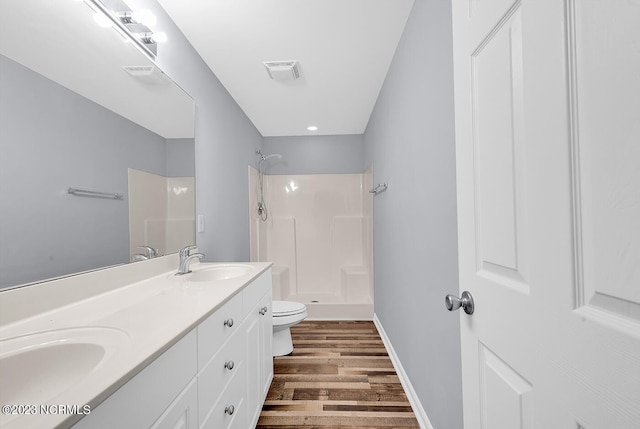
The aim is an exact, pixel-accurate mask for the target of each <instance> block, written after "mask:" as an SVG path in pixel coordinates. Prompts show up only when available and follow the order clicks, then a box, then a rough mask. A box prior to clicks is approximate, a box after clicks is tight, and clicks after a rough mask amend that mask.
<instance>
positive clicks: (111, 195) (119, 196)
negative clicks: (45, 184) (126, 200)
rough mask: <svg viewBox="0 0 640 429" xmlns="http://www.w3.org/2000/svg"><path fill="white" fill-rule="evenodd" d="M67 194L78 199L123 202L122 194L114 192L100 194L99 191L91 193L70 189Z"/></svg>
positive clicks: (84, 190) (85, 190)
mask: <svg viewBox="0 0 640 429" xmlns="http://www.w3.org/2000/svg"><path fill="white" fill-rule="evenodd" d="M67 192H68V193H70V194H71V195H76V196H78V197H92V198H109V199H112V200H121V199H122V194H117V193H114V192H98V191H90V190H87V189H77V188H69V189H67Z"/></svg>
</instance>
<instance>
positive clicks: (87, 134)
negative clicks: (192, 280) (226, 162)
mask: <svg viewBox="0 0 640 429" xmlns="http://www.w3.org/2000/svg"><path fill="white" fill-rule="evenodd" d="M94 13H95V12H94V11H93V10H92V9H91V8H89V7H88V6H87V5H86V4H85V3H83V2H77V1H64V2H43V1H41V0H21V1H20V2H9V3H8V4H6V5H3V13H2V14H1V15H0V153H1V154H2V155H1V156H0V288H7V287H11V286H16V285H21V284H28V283H33V282H37V281H41V280H44V279H50V278H55V277H60V276H66V275H69V274H72V273H77V272H82V271H87V270H93V269H98V268H102V267H106V266H112V265H117V264H122V263H127V262H129V261H132V260H141V259H146V258H148V257H151V256H154V255H153V254H151V253H150V252H151V251H150V249H149V248H151V249H154V250H155V251H156V254H157V255H163V254H168V253H173V252H176V251H177V250H178V249H179V248H180V247H182V246H184V245H187V244H192V243H193V242H194V240H195V238H194V217H195V216H194V210H195V209H194V207H195V204H194V179H193V176H194V140H193V114H194V106H193V100H192V99H191V98H189V96H188V95H187V94H185V93H184V91H182V90H181V89H180V88H179V87H178V86H177V85H176V84H175V83H173V82H172V81H171V80H170V79H169V78H168V77H167V76H166V75H165V74H164V73H163V72H162V71H161V70H159V69H158V68H157V67H155V64H154V63H153V62H152V61H151V60H150V59H149V58H147V57H146V56H145V55H144V54H142V53H141V52H140V51H138V50H137V49H136V48H135V46H133V44H131V43H125V42H124V40H123V38H122V36H121V35H120V34H118V33H117V32H116V31H114V30H113V29H112V28H101V27H99V26H97V25H96V24H95V21H94V20H93V14H94ZM70 23H73V25H70ZM69 188H76V189H80V190H89V191H97V192H101V193H106V195H101V194H97V195H91V194H79V193H76V194H70V193H69V192H68V190H69ZM109 194H121V195H122V196H123V197H122V198H121V199H116V198H109ZM144 246H147V247H148V248H145V247H144Z"/></svg>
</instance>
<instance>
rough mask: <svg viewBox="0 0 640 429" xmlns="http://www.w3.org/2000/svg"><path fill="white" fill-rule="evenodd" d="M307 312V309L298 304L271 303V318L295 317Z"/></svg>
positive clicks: (286, 302)
mask: <svg viewBox="0 0 640 429" xmlns="http://www.w3.org/2000/svg"><path fill="white" fill-rule="evenodd" d="M306 311H307V307H306V306H305V305H304V304H302V303H300V302H293V301H273V305H272V314H273V317H285V316H295V315H296V314H301V313H304V312H306Z"/></svg>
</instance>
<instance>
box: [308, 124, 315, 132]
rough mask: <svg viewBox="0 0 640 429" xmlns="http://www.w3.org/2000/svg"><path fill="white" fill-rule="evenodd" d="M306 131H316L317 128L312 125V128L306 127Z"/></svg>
mask: <svg viewBox="0 0 640 429" xmlns="http://www.w3.org/2000/svg"><path fill="white" fill-rule="evenodd" d="M307 129H308V130H309V131H318V127H316V126H315V125H312V126H310V127H307Z"/></svg>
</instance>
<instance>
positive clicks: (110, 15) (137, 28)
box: [84, 0, 167, 60]
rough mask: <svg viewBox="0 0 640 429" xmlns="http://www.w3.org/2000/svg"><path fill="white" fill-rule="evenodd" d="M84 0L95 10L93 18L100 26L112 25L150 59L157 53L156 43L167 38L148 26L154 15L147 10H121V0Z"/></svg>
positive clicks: (151, 24)
mask: <svg viewBox="0 0 640 429" xmlns="http://www.w3.org/2000/svg"><path fill="white" fill-rule="evenodd" d="M84 1H85V3H86V4H88V5H89V6H90V7H91V8H92V9H93V10H94V11H95V12H96V16H95V17H94V19H95V20H96V22H98V23H99V25H100V26H102V27H109V26H111V27H114V29H115V30H116V31H118V32H119V33H121V34H122V35H124V36H125V38H127V39H129V40H131V41H133V42H134V44H135V45H136V46H137V47H138V48H139V49H140V50H141V51H142V52H144V53H145V54H146V55H147V56H149V57H150V58H151V59H152V60H153V59H155V57H156V55H157V54H158V48H157V44H158V43H162V42H165V41H166V40H167V35H166V34H165V33H163V32H154V31H152V30H151V29H150V28H149V26H153V25H154V24H155V22H156V17H155V15H153V13H152V12H151V11H149V10H140V11H132V10H127V11H122V6H123V5H124V4H123V2H122V1H121V0H84ZM124 6H125V7H128V6H126V5H124ZM113 10H119V12H112V11H113Z"/></svg>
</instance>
